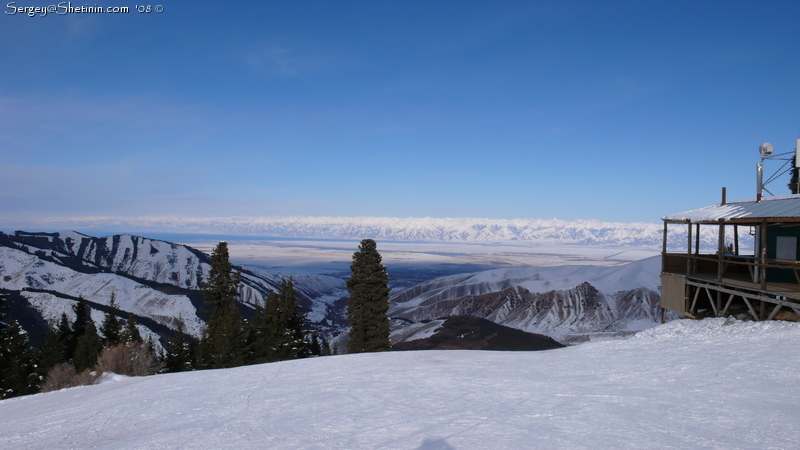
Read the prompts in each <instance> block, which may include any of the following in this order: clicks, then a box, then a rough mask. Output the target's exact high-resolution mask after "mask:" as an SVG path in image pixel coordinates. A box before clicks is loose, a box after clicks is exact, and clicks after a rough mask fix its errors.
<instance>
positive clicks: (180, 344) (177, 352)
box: [164, 317, 192, 373]
mask: <svg viewBox="0 0 800 450" xmlns="http://www.w3.org/2000/svg"><path fill="white" fill-rule="evenodd" d="M183 335H184V323H183V319H182V318H180V317H179V318H178V322H177V325H176V328H175V334H174V335H173V336H172V339H170V340H169V342H168V343H167V356H166V361H165V366H164V371H165V372H170V373H171V372H184V371H187V370H191V369H192V367H191V365H190V356H189V347H188V345H187V344H186V342H185V340H184V336H183Z"/></svg>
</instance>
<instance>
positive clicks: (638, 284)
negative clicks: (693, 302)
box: [389, 256, 661, 342]
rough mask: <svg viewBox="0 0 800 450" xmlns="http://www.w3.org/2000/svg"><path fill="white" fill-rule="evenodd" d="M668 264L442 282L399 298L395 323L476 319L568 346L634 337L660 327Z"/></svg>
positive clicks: (509, 272) (393, 309)
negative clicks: (589, 338)
mask: <svg viewBox="0 0 800 450" xmlns="http://www.w3.org/2000/svg"><path fill="white" fill-rule="evenodd" d="M660 268H661V257H660V256H656V257H652V258H648V259H644V260H641V261H636V262H632V263H629V264H625V265H621V266H613V267H598V266H559V267H526V268H508V269H494V270H488V271H484V272H477V273H472V274H461V275H452V276H449V277H442V278H437V279H435V280H431V281H429V282H426V283H422V284H419V285H417V286H414V287H412V288H409V289H406V290H404V291H401V292H398V293H396V294H394V295H393V296H392V297H391V306H390V308H389V315H390V317H391V318H392V319H393V320H394V321H395V323H397V324H398V325H399V328H401V329H400V330H396V331H395V332H396V333H398V334H401V333H402V327H404V326H413V325H415V324H419V323H425V322H428V321H433V320H437V319H440V318H443V317H451V316H462V315H468V316H474V317H480V318H483V319H488V320H491V321H492V322H495V323H498V324H501V325H505V326H508V327H512V328H517V329H520V330H523V331H527V332H530V333H539V334H544V335H547V336H551V337H554V338H556V339H559V340H562V342H567V341H574V340H575V339H582V338H580V335H585V334H587V333H597V332H612V333H618V332H627V331H630V330H636V329H637V328H640V327H641V328H649V327H651V326H655V324H656V323H657V321H658V320H659V312H660V294H659V284H660V282H659V278H658V276H659V272H660Z"/></svg>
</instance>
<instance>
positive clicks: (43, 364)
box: [38, 327, 67, 374]
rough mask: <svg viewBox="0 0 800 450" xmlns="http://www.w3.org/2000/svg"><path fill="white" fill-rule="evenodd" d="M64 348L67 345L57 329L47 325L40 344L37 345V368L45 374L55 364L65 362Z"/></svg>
mask: <svg viewBox="0 0 800 450" xmlns="http://www.w3.org/2000/svg"><path fill="white" fill-rule="evenodd" d="M66 349H67V346H66V345H65V342H64V340H63V339H61V338H60V337H59V332H58V329H57V328H54V327H49V328H48V329H47V332H45V334H44V340H43V341H42V346H41V347H39V352H38V353H39V356H38V360H39V370H40V371H41V372H42V373H45V374H46V373H47V372H48V371H49V370H50V369H51V368H53V367H55V366H56V365H57V364H61V363H63V362H67V358H66V356H65V353H66Z"/></svg>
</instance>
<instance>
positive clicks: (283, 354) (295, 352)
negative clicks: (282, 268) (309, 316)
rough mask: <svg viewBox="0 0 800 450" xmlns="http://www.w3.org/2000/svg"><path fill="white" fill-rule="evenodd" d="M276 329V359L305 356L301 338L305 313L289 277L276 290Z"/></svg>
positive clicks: (305, 351) (304, 347)
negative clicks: (277, 332) (278, 289)
mask: <svg viewBox="0 0 800 450" xmlns="http://www.w3.org/2000/svg"><path fill="white" fill-rule="evenodd" d="M277 306H278V311H277V313H278V316H277V325H278V327H277V329H278V330H279V333H280V334H279V335H278V336H277V337H278V346H277V354H276V357H277V359H278V360H286V359H296V358H303V357H305V356H307V349H306V342H305V340H304V339H303V337H304V336H303V326H304V325H305V323H306V315H305V313H303V312H301V311H300V301H299V300H298V299H297V292H296V291H295V290H294V282H293V281H292V279H291V278H289V279H288V280H286V279H284V280H283V281H282V282H281V289H280V291H278V305H277Z"/></svg>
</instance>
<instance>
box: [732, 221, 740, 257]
mask: <svg viewBox="0 0 800 450" xmlns="http://www.w3.org/2000/svg"><path fill="white" fill-rule="evenodd" d="M733 254H734V255H738V254H739V225H734V226H733Z"/></svg>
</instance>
